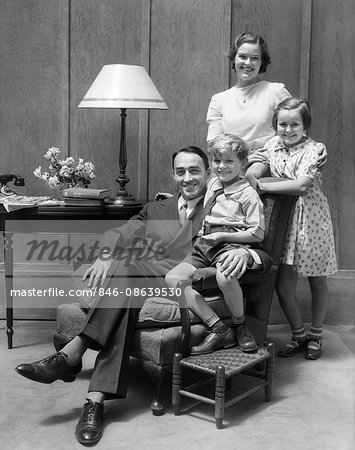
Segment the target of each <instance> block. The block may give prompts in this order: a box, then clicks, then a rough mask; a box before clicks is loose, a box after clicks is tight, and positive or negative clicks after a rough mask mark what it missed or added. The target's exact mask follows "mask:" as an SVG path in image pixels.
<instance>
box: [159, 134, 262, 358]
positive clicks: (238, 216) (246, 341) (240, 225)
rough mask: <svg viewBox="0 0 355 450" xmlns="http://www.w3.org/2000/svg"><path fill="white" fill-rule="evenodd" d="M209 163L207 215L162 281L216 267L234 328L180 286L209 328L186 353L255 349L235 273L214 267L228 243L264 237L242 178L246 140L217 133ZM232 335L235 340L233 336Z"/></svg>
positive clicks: (256, 205) (257, 206)
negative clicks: (183, 255)
mask: <svg viewBox="0 0 355 450" xmlns="http://www.w3.org/2000/svg"><path fill="white" fill-rule="evenodd" d="M208 152H209V155H210V159H211V167H212V170H213V171H214V173H215V175H216V177H214V178H212V179H211V180H210V182H209V183H208V187H207V193H206V196H205V208H206V216H205V219H204V223H203V227H202V229H201V230H200V233H199V237H198V238H197V240H196V241H195V243H194V245H193V248H192V252H191V254H190V255H189V256H188V257H186V258H185V260H184V261H183V262H182V263H181V264H179V265H178V266H176V267H175V268H174V269H172V270H171V271H170V272H168V274H167V275H166V278H165V279H166V283H167V285H168V286H169V287H173V288H175V287H176V285H177V283H178V282H179V281H181V280H190V281H191V280H192V276H193V272H194V271H195V270H196V269H199V268H202V267H211V266H213V267H216V268H217V273H216V279H217V284H218V287H219V288H220V289H221V291H222V292H223V296H224V300H225V302H226V304H227V306H228V308H229V310H230V311H231V316H232V323H233V329H231V328H229V327H228V326H226V325H225V324H224V323H223V322H222V320H221V319H220V318H219V317H218V316H217V315H216V313H215V312H214V311H213V310H212V309H211V308H210V306H209V305H208V304H207V302H206V301H205V299H204V298H203V297H202V295H201V294H199V293H198V292H197V291H196V290H194V289H193V287H192V286H191V285H190V286H187V287H186V288H185V297H186V301H187V306H188V307H189V308H190V309H191V310H192V311H193V312H194V313H195V314H197V315H198V316H199V317H200V318H201V319H202V320H203V321H204V322H205V323H206V325H207V326H208V327H209V329H210V332H209V333H208V334H207V336H206V337H205V338H204V340H203V341H202V342H201V343H200V344H199V345H197V346H194V347H192V349H191V355H198V354H205V353H211V352H213V351H215V350H217V349H219V348H230V347H234V346H235V345H236V343H238V345H239V346H240V348H241V349H242V350H243V351H244V352H251V351H254V350H256V348H257V345H256V342H255V339H254V337H253V336H252V334H251V332H250V331H249V329H248V328H247V326H246V324H245V314H244V302H243V293H242V289H241V287H240V285H239V281H238V279H237V277H231V276H225V275H224V274H223V273H222V272H221V271H220V270H219V267H220V265H221V263H222V262H223V254H224V253H225V252H226V251H227V250H230V249H234V248H240V247H243V248H246V247H249V245H248V244H253V243H259V242H261V241H262V239H263V237H264V214H263V205H262V202H261V200H260V198H259V196H258V194H257V192H256V191H255V190H254V189H253V188H252V187H251V186H250V184H249V183H248V182H247V181H245V180H243V179H242V178H241V172H242V170H243V168H244V167H245V164H246V162H247V156H248V146H247V144H246V143H245V142H244V141H243V140H242V139H240V138H239V137H238V136H234V135H228V134H227V135H221V136H219V137H217V138H216V139H215V140H214V141H212V142H211V143H210V144H209V149H208ZM236 339H237V342H236Z"/></svg>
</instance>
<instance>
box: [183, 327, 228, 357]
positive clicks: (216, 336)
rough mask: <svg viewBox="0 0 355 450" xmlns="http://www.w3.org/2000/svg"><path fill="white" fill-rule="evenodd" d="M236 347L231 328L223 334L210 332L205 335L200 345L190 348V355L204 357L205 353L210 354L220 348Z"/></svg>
mask: <svg viewBox="0 0 355 450" xmlns="http://www.w3.org/2000/svg"><path fill="white" fill-rule="evenodd" d="M236 345H237V342H236V340H235V336H234V332H233V330H232V329H231V328H228V330H226V331H225V332H218V333H217V332H214V331H211V332H210V333H208V334H207V335H206V337H205V338H204V340H203V341H202V342H201V344H199V345H195V346H194V347H192V348H191V355H205V354H206V353H212V352H214V351H215V350H218V349H220V348H231V347H235V346H236Z"/></svg>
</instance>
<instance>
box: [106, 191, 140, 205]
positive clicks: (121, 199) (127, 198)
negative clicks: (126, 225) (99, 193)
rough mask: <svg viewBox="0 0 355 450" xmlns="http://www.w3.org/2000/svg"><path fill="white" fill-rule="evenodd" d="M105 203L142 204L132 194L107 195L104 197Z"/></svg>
mask: <svg viewBox="0 0 355 450" xmlns="http://www.w3.org/2000/svg"><path fill="white" fill-rule="evenodd" d="M105 203H107V204H108V205H117V206H122V207H124V206H143V205H142V202H140V201H139V200H136V199H135V198H134V197H133V196H132V195H130V194H127V195H117V197H109V198H106V199H105Z"/></svg>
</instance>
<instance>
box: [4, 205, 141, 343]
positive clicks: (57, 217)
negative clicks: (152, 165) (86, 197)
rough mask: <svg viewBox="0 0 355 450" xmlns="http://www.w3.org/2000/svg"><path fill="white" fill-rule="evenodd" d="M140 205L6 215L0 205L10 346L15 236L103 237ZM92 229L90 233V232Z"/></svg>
mask: <svg viewBox="0 0 355 450" xmlns="http://www.w3.org/2000/svg"><path fill="white" fill-rule="evenodd" d="M140 209H141V205H132V206H127V207H126V206H117V205H104V206H103V207H101V206H98V207H96V206H41V205H39V206H38V207H34V208H28V209H20V210H17V211H13V212H9V213H8V212H6V210H5V208H3V206H2V205H0V231H1V232H2V234H3V239H4V264H5V309H6V326H7V330H6V334H7V346H8V348H9V349H11V348H12V346H13V334H14V330H13V320H14V318H13V297H12V290H13V263H14V261H13V236H14V233H56V234H71V233H73V234H83V235H85V234H91V233H92V232H95V233H98V234H102V233H104V232H105V231H106V230H107V229H109V228H113V227H115V226H117V224H118V223H119V221H127V220H128V219H130V218H131V217H132V216H134V215H135V214H138V212H139V211H140ZM88 229H89V232H88Z"/></svg>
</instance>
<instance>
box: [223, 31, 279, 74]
mask: <svg viewBox="0 0 355 450" xmlns="http://www.w3.org/2000/svg"><path fill="white" fill-rule="evenodd" d="M243 44H258V45H259V47H260V50H261V66H260V70H259V73H264V72H266V67H267V66H268V65H269V64H270V63H271V58H270V55H269V52H268V49H267V45H266V42H265V41H264V39H263V38H262V37H261V36H259V35H258V34H255V33H251V32H247V33H242V34H239V35H238V36H237V37H236V38H235V40H234V42H233V44H232V46H231V48H230V52H229V59H230V60H231V61H232V68H233V70H235V61H234V60H235V55H236V54H237V53H238V49H239V47H240V46H241V45H243Z"/></svg>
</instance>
